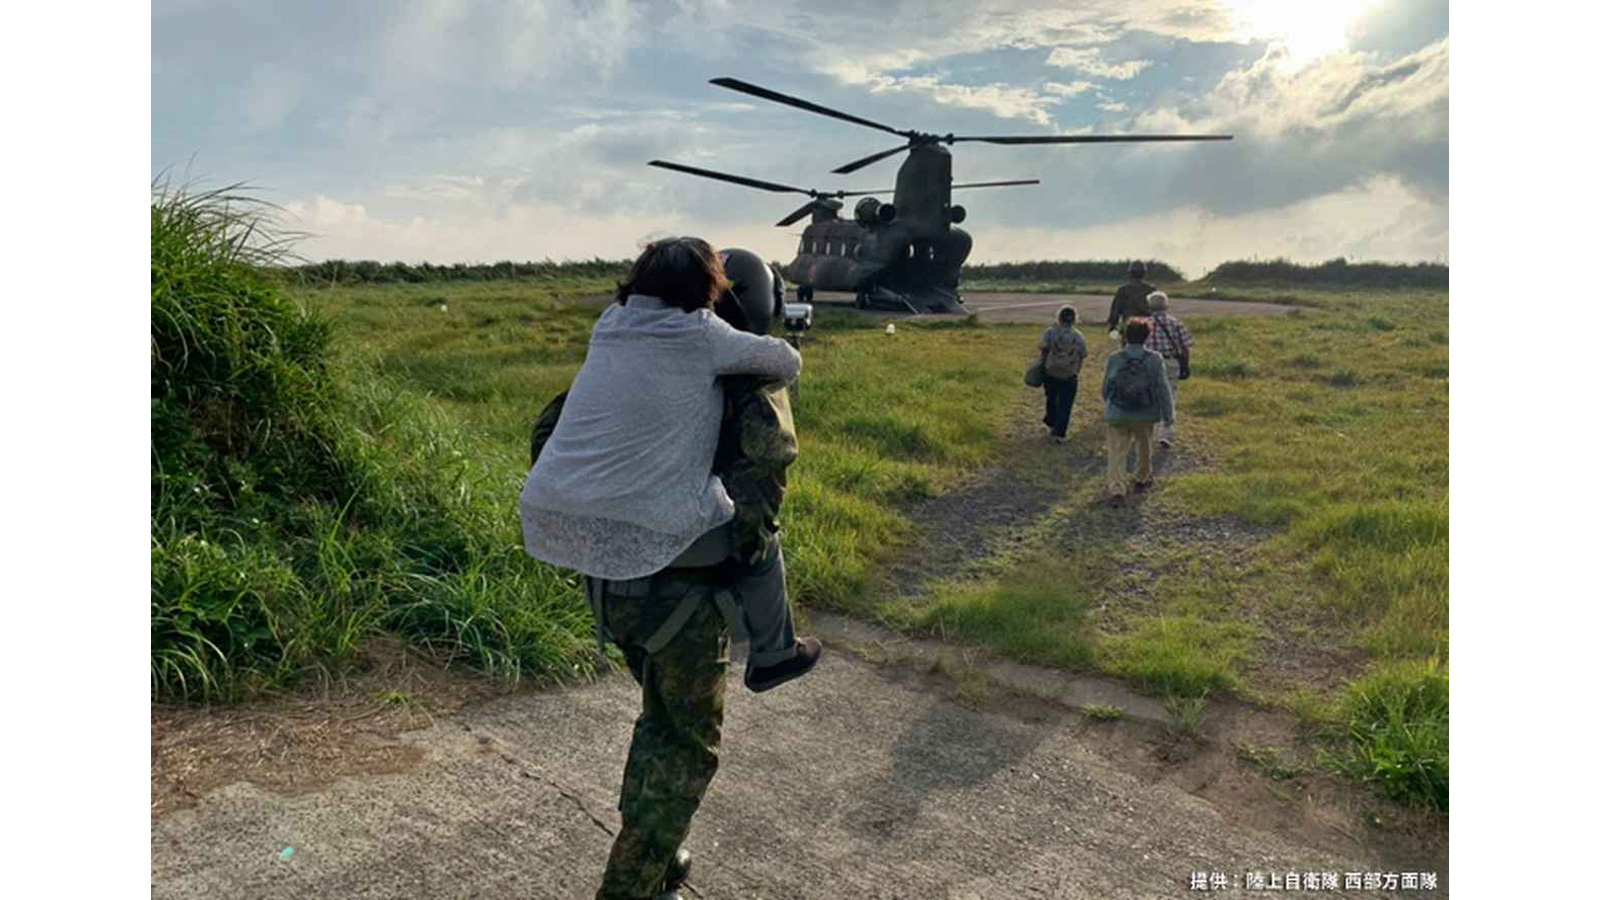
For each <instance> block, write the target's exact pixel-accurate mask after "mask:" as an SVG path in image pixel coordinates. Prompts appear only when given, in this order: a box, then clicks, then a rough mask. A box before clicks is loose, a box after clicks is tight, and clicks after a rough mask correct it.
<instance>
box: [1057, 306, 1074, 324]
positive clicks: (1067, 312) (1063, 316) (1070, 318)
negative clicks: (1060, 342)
mask: <svg viewBox="0 0 1600 900" xmlns="http://www.w3.org/2000/svg"><path fill="white" fill-rule="evenodd" d="M1056 321H1057V322H1060V323H1061V324H1063V325H1071V324H1072V323H1073V322H1076V321H1078V311H1077V310H1076V309H1073V308H1072V307H1070V306H1063V307H1061V311H1060V312H1058V313H1056Z"/></svg>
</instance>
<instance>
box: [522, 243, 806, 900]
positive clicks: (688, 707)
mask: <svg viewBox="0 0 1600 900" xmlns="http://www.w3.org/2000/svg"><path fill="white" fill-rule="evenodd" d="M744 256H748V257H750V258H751V259H755V260H756V262H758V263H759V258H758V257H754V254H747V253H746V251H724V252H723V253H722V254H721V257H722V259H723V261H724V263H725V264H727V268H728V274H729V276H730V278H732V279H733V280H734V283H735V286H734V290H733V291H732V292H729V293H726V294H724V296H723V298H722V300H721V301H719V302H718V304H717V305H716V307H715V310H716V312H717V313H718V315H719V316H721V317H722V318H724V319H725V320H727V321H728V322H729V323H730V324H732V325H734V327H735V328H738V329H740V330H746V331H753V332H756V333H763V332H765V331H766V330H767V328H768V327H769V326H770V322H771V319H772V317H773V314H774V313H775V312H777V311H781V309H782V282H781V280H778V279H777V278H776V275H775V273H770V271H769V270H768V269H767V268H766V264H765V263H759V264H760V266H761V267H762V273H766V274H767V275H768V277H766V278H765V279H762V278H761V277H759V276H758V275H754V274H752V273H753V270H752V269H751V267H750V266H749V265H748V262H749V260H748V259H744V258H743V257H744ZM730 257H733V258H732V260H731V261H730ZM741 272H742V273H743V274H744V275H745V278H744V279H743V280H742V281H741V279H740V278H739V275H740V273H741ZM751 282H754V284H752V283H751ZM763 295H765V297H767V298H770V299H769V300H758V298H761V297H762V296H763ZM768 303H770V304H771V308H770V309H768V311H767V313H766V315H765V316H763V315H761V313H760V312H759V310H761V309H764V308H767V305H768ZM722 383H723V395H724V412H723V420H722V421H723V425H722V432H721V434H720V435H719V439H718V445H717V452H716V456H715V459H714V462H713V471H714V472H716V474H717V475H718V476H719V477H720V478H721V479H722V481H723V484H724V487H725V488H726V489H727V492H728V495H729V497H730V498H731V499H732V500H733V501H734V520H733V521H732V522H730V523H728V524H727V525H724V526H722V527H720V528H718V529H715V530H713V531H712V532H708V533H707V534H706V535H704V536H703V537H702V538H701V539H700V540H698V541H696V542H695V544H694V545H693V546H691V547H690V548H689V549H688V550H686V551H684V553H683V554H682V555H680V556H679V557H678V558H677V559H675V560H674V561H673V563H672V565H670V566H669V567H668V568H667V569H665V570H663V571H661V572H658V573H656V574H655V575H651V576H646V577H643V578H635V579H631V580H627V581H610V580H601V579H596V578H588V579H586V582H587V587H588V591H589V597H590V603H591V606H592V608H593V609H594V611H595V614H596V625H597V629H598V630H599V631H600V632H601V633H602V635H603V637H604V638H609V639H610V640H611V641H613V642H615V643H616V644H617V645H618V647H620V648H621V650H622V653H623V657H624V659H625V660H626V661H627V665H628V670H629V672H630V673H631V674H632V675H633V678H634V680H635V681H637V682H638V683H639V685H640V688H641V690H642V694H643V698H642V708H641V711H640V714H639V718H638V720H637V721H636V723H635V726H634V734H633V742H632V744H631V746H630V747H629V751H628V761H627V764H626V767H625V769H624V772H623V782H622V796H621V800H620V801H619V803H618V809H619V811H620V812H621V813H622V830H621V832H620V833H619V834H618V835H617V837H616V841H615V843H614V844H613V845H612V848H611V855H610V858H609V860H608V861H607V864H606V872H605V876H604V880H603V881H602V884H601V886H600V890H599V892H598V893H597V894H596V897H597V900H617V898H627V900H635V898H656V900H675V898H678V897H679V894H678V893H677V890H678V888H680V887H682V885H683V884H684V883H686V882H687V880H688V874H689V869H690V859H689V854H688V851H687V850H685V849H683V847H682V844H683V841H684V839H685V837H686V836H687V835H688V831H689V826H690V822H691V820H692V818H693V816H694V813H695V811H696V810H697V809H698V808H699V806H700V802H701V800H702V799H704V797H705V793H706V790H707V789H708V788H709V787H710V784H711V779H712V777H713V776H714V775H715V774H716V770H717V763H718V750H719V747H720V745H721V738H722V719H723V697H724V694H725V692H726V685H727V668H728V664H729V658H728V653H729V645H730V643H731V639H730V633H729V632H730V627H733V628H735V629H737V630H742V631H744V632H747V633H748V634H749V635H750V640H751V648H750V661H749V664H748V665H747V668H746V672H745V683H746V685H747V686H749V687H750V688H751V689H752V690H756V691H761V690H769V689H771V688H773V687H777V686H778V685H779V684H783V683H784V682H786V681H789V680H792V679H794V678H798V677H800V676H801V675H804V674H805V673H806V672H807V671H809V670H810V669H811V668H812V667H813V666H814V665H815V664H816V661H817V659H818V657H819V655H820V653H821V645H820V644H819V643H818V642H817V641H816V640H815V639H812V638H806V639H804V640H801V641H797V640H796V638H795V635H794V630H793V624H792V618H791V616H790V614H789V607H788V598H787V593H786V590H785V584H784V582H785V578H784V568H783V555H782V549H781V547H780V545H779V540H778V527H779V526H778V520H777V514H778V510H779V507H780V506H781V504H782V502H783V495H784V490H785V481H786V470H787V468H788V466H789V465H790V464H791V463H793V461H794V459H795V456H796V455H797V452H798V449H797V441H796V437H795V431H794V422H793V417H792V415H791V412H790V408H789V400H788V391H787V389H786V387H785V386H784V385H783V384H782V383H781V382H774V381H766V380H763V379H761V378H759V377H756V376H725V377H724V378H723V379H722ZM565 399H566V394H565V392H563V393H562V394H561V395H558V396H557V397H556V398H555V399H554V400H553V401H551V403H550V404H549V405H548V406H546V407H545V409H544V411H543V412H541V413H540V415H539V417H538V420H537V421H536V422H535V424H534V429H533V441H532V447H531V452H532V456H533V459H534V461H535V462H536V461H537V459H538V456H539V451H540V449H541V448H542V446H543V445H544V443H545V441H546V440H548V439H549V436H550V434H552V433H553V432H554V430H555V426H556V422H557V421H558V420H559V417H560V414H561V408H562V404H563V401H564V400H565ZM757 663H762V665H758V664H757Z"/></svg>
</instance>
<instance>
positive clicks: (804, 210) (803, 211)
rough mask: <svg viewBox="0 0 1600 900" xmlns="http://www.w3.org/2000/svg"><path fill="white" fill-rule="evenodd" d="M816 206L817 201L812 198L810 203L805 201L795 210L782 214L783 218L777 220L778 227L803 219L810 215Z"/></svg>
mask: <svg viewBox="0 0 1600 900" xmlns="http://www.w3.org/2000/svg"><path fill="white" fill-rule="evenodd" d="M816 208H817V201H815V200H813V201H811V202H810V203H807V204H806V205H805V206H802V207H800V208H799V209H797V210H795V211H794V212H792V213H789V214H788V215H787V216H784V217H783V218H781V219H779V220H778V227H779V228H788V227H789V226H790V225H793V224H794V223H796V222H798V221H800V220H801V219H804V218H805V217H806V216H809V215H811V211H812V210H814V209H816Z"/></svg>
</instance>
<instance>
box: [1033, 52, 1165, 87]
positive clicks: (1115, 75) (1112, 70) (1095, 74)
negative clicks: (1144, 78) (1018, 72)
mask: <svg viewBox="0 0 1600 900" xmlns="http://www.w3.org/2000/svg"><path fill="white" fill-rule="evenodd" d="M1045 63H1046V64H1047V65H1052V66H1056V67H1058V68H1062V69H1075V70H1077V71H1079V72H1081V73H1083V74H1084V75H1088V76H1090V77H1091V78H1109V79H1111V80H1112V81H1127V80H1128V79H1130V78H1132V77H1134V76H1135V75H1138V74H1139V73H1140V72H1143V71H1144V70H1145V69H1147V68H1149V67H1150V60H1148V59H1130V60H1127V61H1126V62H1120V63H1108V62H1106V61H1105V60H1104V59H1102V58H1101V56H1100V48H1099V47H1057V48H1055V49H1054V50H1051V51H1050V56H1049V57H1047V58H1046V59H1045Z"/></svg>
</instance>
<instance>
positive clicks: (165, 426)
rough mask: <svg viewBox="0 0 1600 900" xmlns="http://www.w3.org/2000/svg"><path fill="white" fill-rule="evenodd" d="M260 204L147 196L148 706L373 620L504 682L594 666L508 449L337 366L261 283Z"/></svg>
mask: <svg viewBox="0 0 1600 900" xmlns="http://www.w3.org/2000/svg"><path fill="white" fill-rule="evenodd" d="M261 213H262V209H261V207H260V206H259V205H258V204H254V203H253V202H252V201H251V200H250V199H249V198H247V197H244V198H241V197H238V196H233V195H230V194H229V193H228V191H226V190H221V191H214V192H210V193H201V194H187V193H185V192H183V191H182V190H179V189H174V188H169V187H167V186H164V185H158V186H157V189H156V191H155V193H154V196H153V197H152V200H151V209H150V214H151V247H150V251H151V267H150V303H151V332H150V351H151V359H150V387H151V398H150V418H151V433H152V440H151V471H150V475H151V501H150V564H151V583H150V640H151V659H150V677H151V694H152V699H153V700H158V701H166V700H176V699H191V700H198V699H208V700H209V699H222V700H230V699H237V698H241V697H246V696H252V695H255V694H258V693H261V692H264V691H271V690H274V689H277V688H279V687H282V686H285V685H288V684H290V683H292V682H294V681H295V680H297V679H299V678H301V677H303V676H305V675H306V674H308V673H312V672H316V671H319V670H325V669H327V668H328V667H330V666H334V665H338V664H340V663H342V662H345V661H349V660H351V659H353V658H357V657H359V655H360V652H361V648H362V647H363V645H364V644H365V643H366V641H367V640H368V638H369V637H370V636H371V635H372V633H373V632H374V631H375V630H379V629H382V630H386V631H390V632H394V633H396V634H399V635H401V636H402V637H404V638H405V639H407V640H408V641H409V642H411V643H412V644H413V645H418V646H424V647H428V648H430V649H432V650H434V651H435V652H437V653H438V654H439V655H440V656H441V657H444V658H446V659H461V660H464V661H466V662H469V663H471V664H473V665H475V666H477V667H478V668H480V669H483V670H485V671H488V672H491V673H494V674H496V675H504V676H509V677H516V676H518V675H522V674H537V675H541V676H561V675H574V674H578V675H581V674H583V673H585V672H587V671H589V670H590V669H591V668H592V666H593V663H594V662H595V659H594V658H593V654H592V650H591V649H590V647H591V644H590V642H589V640H588V638H587V630H588V621H587V618H588V617H587V613H586V612H585V611H584V610H583V607H582V603H581V600H580V599H579V594H578V591H577V589H576V587H575V586H574V585H573V584H572V583H571V582H570V581H568V580H567V579H566V578H565V577H563V576H562V574H561V573H558V572H555V571H552V570H550V569H548V568H546V567H542V566H538V565H535V564H533V563H531V562H530V561H529V560H528V559H527V557H526V556H525V555H524V554H523V553H522V552H521V549H520V546H519V539H518V534H517V526H516V523H515V519H514V518H508V516H507V515H506V513H507V504H506V496H507V492H512V493H513V494H514V492H515V490H516V479H515V478H513V477H511V473H508V472H507V471H504V470H503V469H497V468H495V467H494V466H492V465H485V463H484V460H485V459H489V458H492V456H493V453H494V452H495V451H494V448H493V447H492V446H491V445H490V444H489V442H487V441H485V440H484V439H483V438H481V437H480V436H479V435H478V434H477V432H476V431H475V430H473V429H470V428H463V427H461V424H460V423H459V422H458V421H456V420H455V419H453V418H451V417H450V416H448V415H447V414H446V413H444V412H443V411H441V410H439V409H438V408H437V406H436V405H435V404H432V403H429V402H427V401H426V400H425V399H422V398H420V397H418V396H415V395H412V394H408V393H406V392H404V391H401V390H397V389H396V388H395V387H394V386H393V385H392V384H391V383H390V382H388V381H386V380H384V379H382V378H379V377H376V375H375V374H374V373H372V372H370V371H368V370H366V369H364V368H363V367H362V366H361V364H360V362H359V361H358V360H340V359H338V358H336V356H335V353H334V349H333V348H334V346H335V342H334V340H333V338H334V331H335V329H333V328H332V327H331V326H330V323H329V322H328V320H327V319H325V318H322V317H320V316H317V315H314V314H308V313H307V312H306V311H305V310H303V309H302V308H301V307H299V306H298V305H297V304H295V303H294V302H292V301H291V300H289V299H288V298H287V297H286V296H285V295H284V293H283V291H282V289H281V287H280V286H279V285H278V284H276V283H275V282H274V281H273V280H271V279H268V278H265V277H263V276H262V274H261V267H262V266H264V265H271V264H273V263H275V262H276V261H277V259H278V251H279V250H281V249H282V245H281V244H280V243H277V242H275V241H274V240H273V239H272V238H271V236H270V235H269V234H266V233H265V232H264V231H263V226H264V225H266V224H267V220H266V219H265V218H264V217H263V216H262V214H261Z"/></svg>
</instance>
